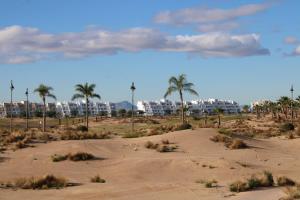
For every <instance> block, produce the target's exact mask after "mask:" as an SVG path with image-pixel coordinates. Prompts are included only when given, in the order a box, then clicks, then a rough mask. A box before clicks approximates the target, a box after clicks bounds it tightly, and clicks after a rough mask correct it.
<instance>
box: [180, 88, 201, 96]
mask: <svg viewBox="0 0 300 200" xmlns="http://www.w3.org/2000/svg"><path fill="white" fill-rule="evenodd" d="M183 90H184V91H186V92H188V93H190V94H193V95H196V96H199V94H198V93H197V92H196V90H194V89H192V88H184V89H183Z"/></svg>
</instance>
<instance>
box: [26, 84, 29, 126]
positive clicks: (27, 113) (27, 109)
mask: <svg viewBox="0 0 300 200" xmlns="http://www.w3.org/2000/svg"><path fill="white" fill-rule="evenodd" d="M25 95H26V129H27V130H28V128H29V125H28V118H29V102H28V88H27V89H26V92H25Z"/></svg>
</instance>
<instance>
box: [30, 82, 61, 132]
mask: <svg viewBox="0 0 300 200" xmlns="http://www.w3.org/2000/svg"><path fill="white" fill-rule="evenodd" d="M51 91H53V88H52V87H50V86H46V85H44V84H40V85H39V87H38V88H36V89H35V90H34V92H36V93H38V94H39V96H40V97H41V98H42V100H43V104H44V107H43V132H45V130H46V109H47V108H46V98H47V97H50V98H52V99H54V100H56V97H55V95H54V94H52V93H51Z"/></svg>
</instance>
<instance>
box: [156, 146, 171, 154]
mask: <svg viewBox="0 0 300 200" xmlns="http://www.w3.org/2000/svg"><path fill="white" fill-rule="evenodd" d="M175 149H176V147H174V146H169V145H159V146H158V147H157V148H156V150H157V151H158V152H161V153H164V152H172V151H174V150H175Z"/></svg>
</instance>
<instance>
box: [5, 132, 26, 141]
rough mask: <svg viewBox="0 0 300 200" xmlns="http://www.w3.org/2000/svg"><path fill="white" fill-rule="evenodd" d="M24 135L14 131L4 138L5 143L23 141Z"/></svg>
mask: <svg viewBox="0 0 300 200" xmlns="http://www.w3.org/2000/svg"><path fill="white" fill-rule="evenodd" d="M25 137H26V134H25V133H24V132H20V131H14V132H12V133H11V134H10V135H8V136H7V137H6V138H5V143H13V142H19V141H22V140H23V139H25Z"/></svg>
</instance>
